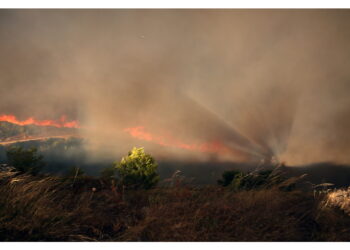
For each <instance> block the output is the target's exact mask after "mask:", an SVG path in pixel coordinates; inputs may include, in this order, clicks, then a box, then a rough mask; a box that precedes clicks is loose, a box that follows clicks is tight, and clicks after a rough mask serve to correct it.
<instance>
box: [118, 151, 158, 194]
mask: <svg viewBox="0 0 350 250" xmlns="http://www.w3.org/2000/svg"><path fill="white" fill-rule="evenodd" d="M114 166H115V168H116V171H117V176H118V179H119V181H120V183H121V184H122V185H123V186H125V187H126V188H132V189H149V188H152V187H154V186H155V185H156V184H157V183H158V181H159V175H158V173H157V167H158V164H157V163H156V162H155V160H154V159H153V157H152V156H151V155H149V154H146V153H145V151H144V149H143V148H133V149H132V150H131V151H130V152H129V154H128V156H126V157H123V158H122V160H121V161H120V162H119V163H117V162H115V163H114Z"/></svg>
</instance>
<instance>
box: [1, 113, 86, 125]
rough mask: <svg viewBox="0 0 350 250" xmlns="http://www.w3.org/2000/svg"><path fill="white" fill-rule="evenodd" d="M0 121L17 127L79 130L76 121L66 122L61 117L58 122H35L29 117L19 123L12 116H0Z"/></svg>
mask: <svg viewBox="0 0 350 250" xmlns="http://www.w3.org/2000/svg"><path fill="white" fill-rule="evenodd" d="M0 121H5V122H10V123H14V124H17V125H21V126H24V125H37V126H51V127H56V128H79V127H80V126H79V123H78V122H77V121H67V118H66V116H64V115H62V116H61V118H60V119H59V120H37V119H35V118H33V117H29V118H28V119H26V120H23V121H20V120H18V119H17V118H16V116H14V115H0Z"/></svg>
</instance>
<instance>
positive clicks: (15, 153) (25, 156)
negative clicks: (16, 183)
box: [6, 147, 45, 175]
mask: <svg viewBox="0 0 350 250" xmlns="http://www.w3.org/2000/svg"><path fill="white" fill-rule="evenodd" d="M6 156H7V161H8V164H9V165H11V166H13V167H15V168H16V169H17V170H18V171H20V172H23V173H30V174H33V175H36V174H38V173H39V172H40V170H41V169H42V168H43V166H44V165H45V164H44V162H43V156H42V155H39V154H38V150H37V148H34V147H33V148H29V149H23V148H22V147H10V148H8V149H7V151H6Z"/></svg>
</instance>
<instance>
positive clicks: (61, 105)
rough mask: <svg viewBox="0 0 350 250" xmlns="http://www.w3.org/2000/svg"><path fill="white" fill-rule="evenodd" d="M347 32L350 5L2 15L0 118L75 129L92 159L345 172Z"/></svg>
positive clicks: (349, 112)
mask: <svg viewBox="0 0 350 250" xmlns="http://www.w3.org/2000/svg"><path fill="white" fill-rule="evenodd" d="M349 25H350V11H349V10H1V11H0V36H1V37H2V39H0V54H1V57H0V86H1V98H0V115H1V114H12V115H15V116H16V117H18V119H20V120H25V119H26V118H28V117H35V118H36V119H37V120H49V119H52V120H55V119H58V118H59V117H61V116H62V115H65V116H66V117H67V120H78V121H79V124H80V125H81V127H82V129H81V130H82V134H83V135H84V136H85V137H86V138H87V139H88V141H89V144H88V145H87V149H88V150H90V151H91V154H90V156H91V157H92V158H94V157H102V156H103V155H111V154H114V155H116V157H118V156H119V155H122V154H125V152H127V151H128V150H129V149H130V148H131V147H133V146H144V147H146V150H147V151H148V152H150V153H151V154H154V155H155V156H157V157H159V158H165V159H184V160H191V161H192V160H194V161H206V160H209V159H212V158H213V157H214V158H215V159H217V160H221V161H258V160H260V159H263V158H271V157H273V156H274V157H277V158H278V159H280V160H283V161H286V162H287V163H290V164H306V163H311V162H319V161H335V162H340V163H350V154H348V152H349V149H350V133H349V132H348V129H349V127H350V98H348V95H349V93H350V84H349V80H350V73H349V70H348V69H349V66H350V61H349V58H350V29H349ZM137 127H143V128H144V130H145V131H147V133H149V134H151V135H153V136H154V137H155V138H176V143H177V145H180V144H179V142H181V143H186V145H187V144H189V145H203V144H206V143H212V142H220V145H223V147H224V148H225V149H227V150H228V151H226V152H229V153H225V154H219V153H218V151H215V150H212V151H210V152H208V151H205V152H203V150H202V151H201V150H197V151H196V150H186V149H184V148H181V147H174V146H171V145H167V146H164V145H161V143H154V141H152V140H142V138H141V139H140V138H137V137H132V135H131V134H130V133H127V132H126V131H125V129H130V128H137ZM158 141H159V140H158ZM167 142H169V140H168V141H167ZM168 144H170V143H168Z"/></svg>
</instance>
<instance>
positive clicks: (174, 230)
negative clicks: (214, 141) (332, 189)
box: [0, 175, 350, 241]
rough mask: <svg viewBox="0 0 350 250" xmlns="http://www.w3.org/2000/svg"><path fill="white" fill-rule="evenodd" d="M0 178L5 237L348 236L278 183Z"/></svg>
mask: <svg viewBox="0 0 350 250" xmlns="http://www.w3.org/2000/svg"><path fill="white" fill-rule="evenodd" d="M0 181H1V183H0V239H1V240H2V241H315V240H316V241H325V240H331V241H344V240H349V239H350V218H349V217H348V216H347V215H345V214H344V213H343V212H342V211H340V210H339V209H337V208H333V207H329V206H324V205H322V204H323V202H322V200H323V197H318V198H316V199H315V198H314V196H313V194H312V193H307V192H300V191H292V192H283V191H280V190H279V189H278V188H277V187H276V188H270V189H264V190H250V191H240V192H232V191H230V190H229V189H225V188H221V187H214V186H213V187H202V188H198V187H197V188H196V187H172V188H157V189H153V190H149V191H128V192H126V193H124V194H123V195H122V194H121V193H120V192H117V191H116V189H115V188H113V186H111V185H110V183H108V182H105V181H101V180H98V179H92V178H84V179H77V180H75V181H74V184H73V180H63V179H60V178H56V177H49V176H46V177H32V176H28V175H20V176H16V177H7V178H5V177H4V178H2V179H1V180H0Z"/></svg>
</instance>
